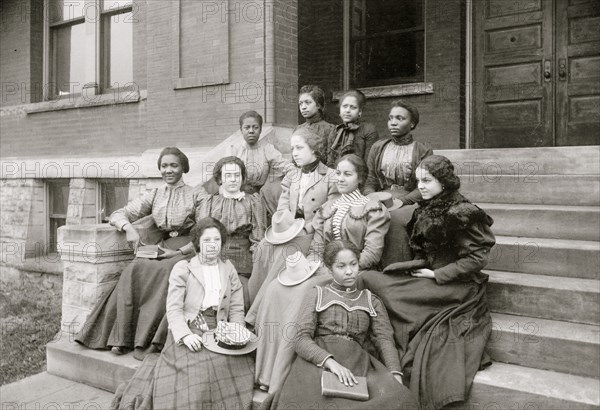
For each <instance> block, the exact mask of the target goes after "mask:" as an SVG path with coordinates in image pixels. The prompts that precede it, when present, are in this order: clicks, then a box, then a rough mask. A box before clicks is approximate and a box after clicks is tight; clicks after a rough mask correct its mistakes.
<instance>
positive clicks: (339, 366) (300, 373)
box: [270, 240, 415, 409]
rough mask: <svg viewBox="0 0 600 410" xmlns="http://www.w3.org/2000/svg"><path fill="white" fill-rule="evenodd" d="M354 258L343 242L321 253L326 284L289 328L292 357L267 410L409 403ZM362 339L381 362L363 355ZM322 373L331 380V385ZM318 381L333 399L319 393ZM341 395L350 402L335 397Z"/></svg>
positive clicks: (379, 312)
mask: <svg viewBox="0 0 600 410" xmlns="http://www.w3.org/2000/svg"><path fill="white" fill-rule="evenodd" d="M359 257H360V252H359V251H358V249H356V247H355V246H354V245H353V244H352V243H350V242H348V241H339V240H336V241H333V242H330V243H329V244H328V245H327V246H326V247H325V252H324V254H323V261H324V263H325V265H326V266H327V268H328V269H329V270H330V273H331V277H332V280H331V281H329V283H327V284H326V285H324V286H315V287H314V288H313V289H312V290H311V291H310V292H309V293H308V294H307V295H306V298H305V299H304V302H303V304H302V307H301V308H300V313H299V315H298V319H297V322H296V326H295V327H294V328H296V329H297V330H298V333H297V334H296V335H295V336H296V337H295V350H296V353H297V355H298V357H297V358H296V360H295V361H294V363H293V365H292V368H291V370H290V373H289V375H288V377H287V379H286V381H285V383H284V385H283V388H282V389H281V391H280V393H278V394H276V395H275V397H271V398H270V399H272V407H271V408H282V409H285V408H289V407H291V406H294V408H301V409H309V408H319V409H321V408H343V409H352V408H356V409H364V408H374V409H377V408H385V409H388V408H403V406H404V407H406V406H410V404H411V403H415V401H414V399H413V397H412V394H411V393H410V391H409V390H408V389H407V388H406V387H404V386H403V385H402V369H401V367H400V362H399V360H398V355H397V351H396V348H395V346H394V340H393V331H392V327H391V325H390V322H389V319H388V316H387V313H386V311H385V308H384V307H383V304H382V303H381V301H380V300H379V299H378V298H377V296H375V295H373V294H372V293H371V292H370V291H369V290H366V289H363V290H359V289H358V288H357V286H356V281H357V279H358V259H359ZM368 339H370V341H372V343H373V344H374V346H375V348H376V349H377V352H378V354H379V356H380V358H381V360H382V361H379V360H377V359H376V358H375V357H373V356H372V355H370V354H369V353H368V352H367V350H365V345H366V343H367V340H368ZM382 362H383V363H382ZM326 372H331V373H333V374H334V375H335V376H334V380H333V381H334V383H330V382H331V380H330V379H329V378H330V377H331V376H330V375H327V374H326ZM322 377H324V379H323V382H324V385H325V387H328V386H329V387H331V389H332V390H333V393H328V392H326V391H323V390H322ZM359 377H364V378H366V380H365V379H359ZM365 383H366V385H365ZM365 387H366V389H365ZM343 390H346V391H347V392H348V393H349V394H350V395H351V396H355V397H356V399H349V398H343V393H342V394H336V393H335V392H336V391H338V392H341V391H343ZM323 393H325V394H333V396H324V395H323ZM365 393H366V394H367V395H368V397H365V396H364V394H365ZM361 396H362V397H361ZM346 397H348V396H346ZM365 399H368V401H364V400H365ZM358 400H363V401H358ZM409 408H410V407H409Z"/></svg>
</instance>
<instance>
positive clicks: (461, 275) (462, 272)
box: [434, 222, 496, 285]
mask: <svg viewBox="0 0 600 410" xmlns="http://www.w3.org/2000/svg"><path fill="white" fill-rule="evenodd" d="M495 243H496V239H495V237H494V234H493V233H492V230H491V229H490V226H489V225H488V224H486V223H483V222H478V223H472V224H470V225H469V226H468V227H466V229H464V230H461V231H459V232H458V233H457V234H456V237H455V246H456V247H457V248H458V257H459V259H457V260H456V261H455V262H452V263H450V264H448V265H446V266H443V267H441V268H438V269H435V270H434V274H435V280H436V282H437V283H438V284H440V285H443V284H444V283H447V282H452V281H463V282H464V281H472V280H475V281H477V282H479V281H480V278H479V277H480V276H481V273H480V271H481V269H483V268H484V267H485V266H486V265H487V263H488V258H489V253H490V249H491V248H492V247H493V246H494V244H495Z"/></svg>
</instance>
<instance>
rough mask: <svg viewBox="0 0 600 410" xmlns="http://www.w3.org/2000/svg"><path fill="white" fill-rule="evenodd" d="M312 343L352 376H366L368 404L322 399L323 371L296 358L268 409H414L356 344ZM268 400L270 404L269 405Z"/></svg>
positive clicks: (409, 399) (399, 387) (387, 373)
mask: <svg viewBox="0 0 600 410" xmlns="http://www.w3.org/2000/svg"><path fill="white" fill-rule="evenodd" d="M316 342H317V344H318V345H319V346H321V347H322V348H323V349H325V350H327V351H328V352H329V353H331V354H333V356H334V357H335V360H336V361H337V362H338V363H340V364H341V365H342V366H345V367H346V368H348V369H350V371H352V373H353V374H354V375H355V376H366V377H367V388H368V390H369V400H368V401H357V400H349V399H343V398H337V397H335V398H334V397H325V396H323V395H322V394H321V373H322V372H323V370H322V369H321V368H319V367H317V366H315V365H314V364H313V363H309V362H307V361H306V360H304V359H302V358H301V357H296V360H295V361H294V363H293V364H292V369H291V370H290V373H289V375H288V377H287V379H286V381H285V384H284V385H283V388H282V389H281V392H280V393H277V394H275V396H274V397H273V396H271V397H269V399H267V401H266V402H265V404H264V407H268V406H269V405H271V409H292V408H293V409H361V410H362V409H367V408H370V409H415V410H416V409H417V408H418V407H417V402H416V399H415V398H414V396H413V395H412V393H411V392H410V391H409V390H408V388H406V387H405V386H402V385H400V383H398V382H397V381H396V379H395V378H394V376H393V375H392V374H391V373H390V371H389V370H388V369H387V368H386V367H385V366H384V365H383V364H382V363H381V362H380V361H378V360H377V359H375V358H374V357H373V356H371V355H369V354H368V353H367V352H366V351H365V350H364V349H363V348H362V347H361V346H360V344H358V342H356V341H354V340H348V339H346V338H343V337H339V336H336V335H330V336H323V337H317V339H316ZM271 400H272V402H271Z"/></svg>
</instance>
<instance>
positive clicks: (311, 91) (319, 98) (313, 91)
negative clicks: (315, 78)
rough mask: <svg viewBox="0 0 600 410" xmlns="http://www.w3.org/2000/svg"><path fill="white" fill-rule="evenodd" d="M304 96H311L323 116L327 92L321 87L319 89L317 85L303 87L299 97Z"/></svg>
mask: <svg viewBox="0 0 600 410" xmlns="http://www.w3.org/2000/svg"><path fill="white" fill-rule="evenodd" d="M302 94H308V95H310V96H311V97H312V99H313V100H315V104H317V108H318V110H319V113H321V114H323V110H324V109H325V92H324V91H323V90H322V89H321V87H317V86H316V85H303V86H302V88H300V93H299V96H301V95H302Z"/></svg>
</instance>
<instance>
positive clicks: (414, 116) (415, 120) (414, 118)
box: [390, 100, 419, 130]
mask: <svg viewBox="0 0 600 410" xmlns="http://www.w3.org/2000/svg"><path fill="white" fill-rule="evenodd" d="M394 107H401V108H404V109H405V110H406V111H408V112H409V113H410V122H411V124H412V129H413V130H414V129H415V128H417V125H418V124H419V110H418V109H417V107H415V106H414V105H412V104H409V103H407V102H406V101H404V100H396V101H394V102H393V103H392V106H391V107H390V110H391V109H392V108H394Z"/></svg>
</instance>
